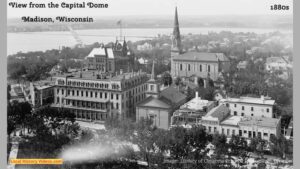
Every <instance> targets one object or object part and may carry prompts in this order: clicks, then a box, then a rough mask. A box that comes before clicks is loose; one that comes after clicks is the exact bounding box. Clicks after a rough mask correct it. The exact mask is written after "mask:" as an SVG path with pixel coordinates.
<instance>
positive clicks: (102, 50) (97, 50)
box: [87, 47, 106, 58]
mask: <svg viewBox="0 0 300 169" xmlns="http://www.w3.org/2000/svg"><path fill="white" fill-rule="evenodd" d="M95 55H103V56H106V52H105V48H102V47H99V48H94V49H93V50H92V51H91V52H90V53H89V55H88V56H87V57H88V58H93V57H95Z"/></svg>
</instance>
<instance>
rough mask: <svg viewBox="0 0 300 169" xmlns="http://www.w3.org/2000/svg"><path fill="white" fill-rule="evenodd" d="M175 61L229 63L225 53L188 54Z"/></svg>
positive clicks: (179, 56) (177, 57) (175, 58)
mask: <svg viewBox="0 0 300 169" xmlns="http://www.w3.org/2000/svg"><path fill="white" fill-rule="evenodd" d="M174 60H188V61H210V62H218V61H229V59H228V58H227V57H226V56H225V55H224V54H223V53H205V52H186V53H183V54H181V55H177V56H175V57H174Z"/></svg>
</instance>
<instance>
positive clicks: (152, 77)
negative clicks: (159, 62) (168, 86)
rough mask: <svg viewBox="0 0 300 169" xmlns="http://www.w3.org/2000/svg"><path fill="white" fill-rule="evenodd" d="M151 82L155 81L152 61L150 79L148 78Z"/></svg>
mask: <svg viewBox="0 0 300 169" xmlns="http://www.w3.org/2000/svg"><path fill="white" fill-rule="evenodd" d="M150 79H151V80H155V72H154V60H153V63H152V71H151V77H150Z"/></svg>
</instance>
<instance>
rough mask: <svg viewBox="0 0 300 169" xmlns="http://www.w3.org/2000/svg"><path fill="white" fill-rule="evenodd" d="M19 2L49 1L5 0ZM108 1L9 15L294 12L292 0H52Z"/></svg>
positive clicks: (13, 11)
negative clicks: (92, 5)
mask: <svg viewBox="0 0 300 169" xmlns="http://www.w3.org/2000/svg"><path fill="white" fill-rule="evenodd" d="M7 1H8V3H9V2H18V3H29V2H30V1H31V2H35V3H45V4H47V3H48V2H51V0H7ZM84 1H85V2H93V3H108V5H109V7H108V8H107V9H103V8H102V9H101V8H100V9H99V8H98V9H91V8H83V9H82V8H80V9H72V10H70V9H63V8H59V9H53V8H52V9H49V8H44V9H41V8H40V9H33V8H25V9H22V8H12V7H10V6H9V5H7V6H8V7H7V8H8V13H7V16H8V18H18V17H22V16H41V17H45V16H81V17H85V16H98V17H101V16H103V17H105V16H106V17H107V16H121V15H149V16H154V15H155V16H161V15H173V14H174V7H175V6H177V7H178V13H179V14H180V15H181V16H183V15H187V16H188V15H194V16H201V15H273V14H274V15H290V14H293V0H52V2H54V3H59V4H61V3H62V2H65V3H75V2H77V3H82V2H84ZM274 4H281V5H288V6H289V10H280V11H279V10H276V11H275V10H270V6H271V5H274Z"/></svg>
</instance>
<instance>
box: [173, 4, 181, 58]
mask: <svg viewBox="0 0 300 169" xmlns="http://www.w3.org/2000/svg"><path fill="white" fill-rule="evenodd" d="M172 50H174V51H177V52H179V53H181V52H182V46H181V38H180V30H179V22H178V13H177V6H176V8H175V19H174V28H173V38H172Z"/></svg>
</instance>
